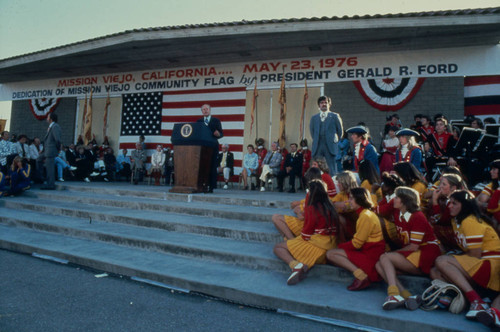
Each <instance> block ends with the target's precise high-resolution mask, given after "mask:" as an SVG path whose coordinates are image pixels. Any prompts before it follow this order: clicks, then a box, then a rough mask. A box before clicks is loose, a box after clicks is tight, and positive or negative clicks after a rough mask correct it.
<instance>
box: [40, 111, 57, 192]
mask: <svg viewBox="0 0 500 332" xmlns="http://www.w3.org/2000/svg"><path fill="white" fill-rule="evenodd" d="M47 122H48V123H49V128H48V129H47V134H46V135H45V138H44V140H43V157H45V170H46V172H47V184H46V185H45V186H43V187H42V188H41V189H48V190H54V189H55V188H56V185H55V174H54V172H55V169H54V163H55V158H56V157H57V155H58V154H59V150H60V148H61V127H60V126H59V125H58V124H57V115H56V114H54V113H50V114H49V115H48V116H47Z"/></svg>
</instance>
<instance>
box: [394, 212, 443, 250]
mask: <svg viewBox="0 0 500 332" xmlns="http://www.w3.org/2000/svg"><path fill="white" fill-rule="evenodd" d="M394 224H395V225H396V229H397V231H398V235H399V239H400V241H401V242H402V244H403V246H406V245H408V244H417V245H419V246H424V245H427V244H436V245H438V244H439V242H438V240H437V238H436V235H435V234H434V231H433V229H432V226H431V224H430V223H429V221H428V220H427V218H426V217H425V215H424V214H423V213H422V211H416V212H413V213H410V212H405V213H404V214H403V213H401V212H400V211H399V210H398V209H394Z"/></svg>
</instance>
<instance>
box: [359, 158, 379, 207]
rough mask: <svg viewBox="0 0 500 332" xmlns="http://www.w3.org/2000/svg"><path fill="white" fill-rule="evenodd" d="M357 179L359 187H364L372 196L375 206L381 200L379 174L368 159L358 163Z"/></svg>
mask: <svg viewBox="0 0 500 332" xmlns="http://www.w3.org/2000/svg"><path fill="white" fill-rule="evenodd" d="M358 175H359V179H360V180H361V185H360V187H361V188H365V189H367V190H368V192H369V193H370V194H371V196H372V202H373V204H374V205H375V206H377V205H378V202H380V201H381V200H382V189H380V182H381V180H380V174H379V173H378V172H377V169H376V168H375V166H374V165H373V164H372V162H371V161H370V160H361V162H360V163H359V172H358Z"/></svg>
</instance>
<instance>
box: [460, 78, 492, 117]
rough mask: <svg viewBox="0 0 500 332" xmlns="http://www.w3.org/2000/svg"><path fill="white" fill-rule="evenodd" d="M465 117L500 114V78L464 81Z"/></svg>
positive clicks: (468, 79)
mask: <svg viewBox="0 0 500 332" xmlns="http://www.w3.org/2000/svg"><path fill="white" fill-rule="evenodd" d="M464 106H465V115H498V114H500V76H498V75H497V76H472V77H466V78H465V79H464Z"/></svg>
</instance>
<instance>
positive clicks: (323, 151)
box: [312, 138, 337, 176]
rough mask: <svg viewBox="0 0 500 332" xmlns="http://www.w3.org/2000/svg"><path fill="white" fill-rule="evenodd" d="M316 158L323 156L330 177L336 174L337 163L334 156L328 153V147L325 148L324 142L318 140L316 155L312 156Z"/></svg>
mask: <svg viewBox="0 0 500 332" xmlns="http://www.w3.org/2000/svg"><path fill="white" fill-rule="evenodd" d="M318 156H323V157H325V159H326V163H327V164H328V168H329V169H330V173H329V174H330V176H334V175H336V174H337V161H336V155H334V154H330V151H329V150H328V146H326V142H324V140H321V138H320V140H319V142H318V149H317V150H316V153H315V154H314V155H313V156H312V157H313V158H314V157H318Z"/></svg>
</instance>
